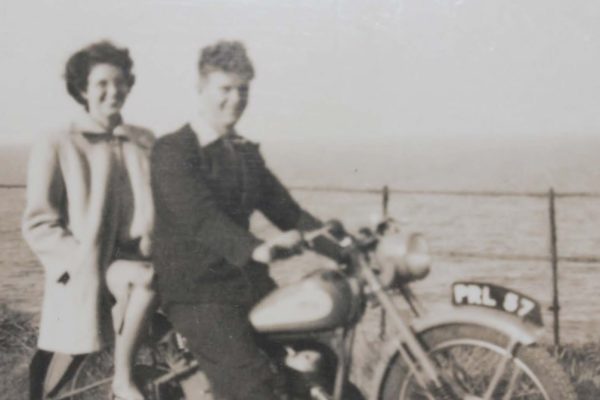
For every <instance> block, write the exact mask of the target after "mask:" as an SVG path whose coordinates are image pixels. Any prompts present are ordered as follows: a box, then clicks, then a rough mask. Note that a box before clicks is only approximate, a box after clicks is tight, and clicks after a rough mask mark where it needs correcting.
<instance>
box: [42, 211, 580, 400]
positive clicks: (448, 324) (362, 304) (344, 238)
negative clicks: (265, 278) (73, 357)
mask: <svg viewBox="0 0 600 400" xmlns="http://www.w3.org/2000/svg"><path fill="white" fill-rule="evenodd" d="M320 236H327V237H329V238H330V239H331V240H335V241H336V242H338V243H339V245H340V246H341V247H342V248H343V254H344V257H343V261H341V262H340V263H339V264H338V265H337V267H336V268H334V269H321V270H317V271H315V272H313V273H310V274H308V275H307V276H305V277H304V278H302V279H301V280H300V281H298V282H295V283H292V284H290V285H287V286H283V287H280V288H278V289H276V290H275V291H274V292H272V293H271V294H269V295H267V297H266V298H264V299H263V300H262V301H260V302H259V303H258V304H257V305H256V306H255V307H254V308H253V309H252V311H251V313H250V316H249V318H250V321H251V323H252V325H253V326H254V328H255V329H256V331H257V333H258V334H259V335H260V337H261V340H264V341H265V342H268V343H270V344H271V345H272V344H275V346H269V347H270V348H273V347H274V348H275V350H272V349H270V350H268V352H269V355H270V356H271V358H272V359H273V361H274V364H276V365H277V367H278V368H280V369H281V371H282V372H283V373H284V375H285V376H286V382H287V384H288V387H287V392H289V393H291V398H293V399H315V400H340V399H351V400H355V399H364V398H369V399H378V400H391V399H394V400H398V399H402V400H409V399H410V400H414V399H416V400H420V399H423V400H446V399H448V400H459V399H460V400H489V399H503V400H508V399H531V400H533V399H544V400H574V399H576V396H575V392H574V390H573V387H572V385H571V383H570V380H569V378H568V376H567V375H566V374H565V372H564V371H563V370H562V369H561V367H560V365H559V364H558V363H557V361H556V360H555V359H553V358H552V357H551V356H550V354H549V353H548V352H547V351H546V350H545V349H544V348H543V347H541V346H539V345H538V344H537V342H538V340H539V338H540V335H541V333H542V319H541V311H540V310H541V308H540V305H539V303H538V302H536V301H535V300H534V299H532V298H531V297H529V296H527V295H525V294H523V293H520V292H517V291H514V290H511V289H509V288H505V287H501V286H497V285H493V284H490V283H485V282H455V283H453V285H452V289H451V299H452V303H453V307H452V309H451V310H450V311H447V312H444V313H426V312H425V311H424V308H423V307H422V305H421V304H420V302H419V301H418V299H417V297H416V296H415V294H414V292H413V291H412V290H411V287H410V284H411V283H412V282H414V281H416V280H419V279H423V278H425V277H426V276H427V275H428V273H429V271H430V264H431V257H430V255H429V251H428V250H429V249H428V245H427V243H426V241H425V238H424V237H423V235H421V234H418V233H404V232H403V231H402V230H400V229H399V227H398V225H397V224H396V223H395V222H394V221H392V220H386V221H384V222H382V223H379V224H378V225H377V226H376V227H375V229H374V230H370V229H368V228H363V229H361V230H360V231H359V233H358V234H357V235H355V236H352V235H349V234H347V233H346V232H345V231H344V229H343V228H342V227H341V224H339V223H330V224H328V225H326V226H325V227H324V228H322V229H320V230H317V231H314V232H309V233H307V234H305V243H306V244H307V246H308V247H311V244H312V243H313V242H314V240H315V239H316V238H317V237H320ZM399 299H403V300H404V302H405V303H406V304H407V306H408V310H409V312H410V314H411V315H409V316H407V315H406V313H405V312H404V311H402V310H401V309H400V307H399V305H398V300H399ZM372 305H375V306H377V307H381V314H382V315H385V318H386V321H389V322H388V324H389V327H390V328H391V329H390V330H391V331H392V333H391V334H387V336H388V339H387V340H386V341H385V343H382V344H381V346H378V347H379V350H378V353H377V355H376V357H375V358H377V359H378V361H379V362H378V363H379V366H378V367H377V368H376V372H375V374H374V378H373V379H372V381H371V382H370V384H369V385H363V387H361V388H360V389H359V388H358V387H357V386H356V385H354V384H353V383H352V382H351V379H350V375H351V374H350V371H351V367H353V366H356V365H357V364H358V363H359V362H360V360H359V358H360V357H358V356H356V355H354V356H353V349H354V345H355V337H356V331H357V327H358V326H359V324H360V322H361V321H362V320H363V319H364V318H365V315H366V310H367V309H369V308H370V307H371V306H372ZM110 353H111V352H110V350H107V351H104V352H101V353H98V354H95V355H91V356H88V357H85V358H84V359H83V360H82V361H81V362H80V363H79V365H77V366H72V365H71V366H70V369H71V370H72V373H71V376H70V377H69V379H65V377H64V376H63V378H62V381H63V384H62V386H60V385H58V384H57V383H56V382H54V383H53V384H52V385H53V386H52V385H50V386H51V387H49V388H48V391H47V392H48V393H49V394H50V395H49V396H48V397H47V398H48V399H54V400H59V399H78V398H81V399H83V398H85V399H93V398H103V399H104V398H106V397H105V392H106V391H107V390H108V388H107V386H109V385H107V383H109V382H110V377H111V376H112V373H111V362H110ZM135 371H136V379H137V380H138V383H139V384H140V387H143V388H144V390H145V393H146V395H147V398H149V399H153V400H160V399H162V400H164V399H168V400H172V399H187V400H192V399H203V400H208V399H212V395H211V393H210V386H209V384H208V382H207V381H206V378H205V377H204V375H203V374H202V373H201V371H199V370H198V366H197V364H196V362H195V360H194V359H193V357H192V355H191V354H190V352H189V351H188V350H187V348H186V346H185V339H184V338H182V337H181V336H180V335H178V334H177V333H176V332H175V331H174V330H173V329H172V327H171V325H170V324H169V322H168V321H167V319H166V318H165V316H164V315H162V314H160V313H158V314H156V315H155V317H154V320H153V322H152V324H151V329H150V334H149V335H148V338H147V340H146V343H145V345H144V346H143V347H142V349H141V350H140V352H139V354H138V362H137V364H136V368H135ZM64 382H67V383H66V384H65V383H64ZM95 396H98V397H95ZM103 396H104V397H103Z"/></svg>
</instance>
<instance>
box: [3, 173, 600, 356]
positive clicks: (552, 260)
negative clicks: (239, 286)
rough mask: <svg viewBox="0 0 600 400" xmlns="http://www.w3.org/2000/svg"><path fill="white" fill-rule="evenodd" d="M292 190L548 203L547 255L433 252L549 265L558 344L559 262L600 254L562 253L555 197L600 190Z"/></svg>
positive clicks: (595, 195)
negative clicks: (560, 251)
mask: <svg viewBox="0 0 600 400" xmlns="http://www.w3.org/2000/svg"><path fill="white" fill-rule="evenodd" d="M24 188H25V185H23V184H0V189H24ZM290 189H291V190H293V191H300V192H302V191H304V192H326V193H347V194H372V195H379V196H381V199H382V209H383V213H384V215H386V214H387V205H388V202H389V199H390V196H391V195H425V196H459V197H496V198H497V197H521V198H522V197H529V198H537V199H540V200H545V201H547V202H548V221H549V224H548V228H549V229H548V231H549V242H550V246H549V253H548V254H547V255H532V254H505V253H489V252H485V253H484V252H466V251H460V250H452V251H444V252H436V253H434V255H435V256H437V257H443V258H448V259H479V260H503V261H536V262H548V263H549V265H550V267H551V268H552V305H551V307H550V311H552V313H553V331H554V345H555V346H556V347H559V346H560V301H559V293H558V267H559V263H560V262H569V263H582V264H592V263H600V256H590V255H585V256H578V255H570V256H561V255H560V254H558V247H557V230H558V229H557V223H556V199H558V198H599V199H600V192H558V193H557V192H555V191H554V190H553V189H552V188H550V189H549V190H548V191H531V192H526V191H476V190H407V189H399V188H389V187H387V186H384V187H383V188H351V187H331V186H327V187H324V186H291V187H290Z"/></svg>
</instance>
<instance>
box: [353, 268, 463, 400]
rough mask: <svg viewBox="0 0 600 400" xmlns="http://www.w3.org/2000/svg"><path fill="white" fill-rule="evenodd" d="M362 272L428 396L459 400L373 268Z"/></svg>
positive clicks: (400, 348) (402, 351)
mask: <svg viewBox="0 0 600 400" xmlns="http://www.w3.org/2000/svg"><path fill="white" fill-rule="evenodd" d="M362 273H363V277H364V279H365V280H366V281H367V284H368V285H369V287H370V288H371V291H372V293H373V294H374V295H375V296H376V298H377V300H378V301H379V304H380V305H381V307H382V308H383V310H384V311H385V313H386V315H388V316H389V318H390V320H391V322H392V324H393V325H394V327H395V328H396V330H397V331H398V333H399V338H398V341H397V343H396V347H397V349H398V351H399V352H400V355H401V356H402V358H403V359H404V360H405V361H406V363H407V364H408V367H409V368H410V370H411V372H412V373H413V375H414V377H415V379H416V381H417V383H418V384H419V385H420V386H421V387H422V388H424V389H425V390H426V394H427V397H428V398H429V400H440V399H441V400H460V398H459V397H458V395H457V394H456V393H454V391H453V389H452V387H451V386H450V385H449V384H448V383H447V382H445V381H444V380H443V379H442V377H441V376H440V374H439V373H438V371H437V369H436V367H435V365H434V363H433V362H432V361H431V359H430V358H429V357H428V356H427V353H426V352H425V350H424V349H423V346H422V345H421V343H419V341H418V340H417V338H416V336H415V334H414V333H413V331H412V330H411V329H410V327H409V326H407V325H406V323H405V322H404V321H403V320H402V318H401V317H400V313H399V311H398V309H397V308H396V306H395V305H394V303H393V302H392V300H391V299H390V297H389V296H388V295H387V293H386V292H385V290H384V288H383V287H382V285H381V282H380V281H379V279H378V278H377V276H376V275H375V273H374V272H373V270H372V269H371V268H368V267H367V266H364V268H362Z"/></svg>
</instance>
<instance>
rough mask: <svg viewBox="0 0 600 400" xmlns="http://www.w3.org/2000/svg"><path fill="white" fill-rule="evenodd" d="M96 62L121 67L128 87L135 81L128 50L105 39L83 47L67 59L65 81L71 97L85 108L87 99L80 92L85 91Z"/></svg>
mask: <svg viewBox="0 0 600 400" xmlns="http://www.w3.org/2000/svg"><path fill="white" fill-rule="evenodd" d="M97 64H111V65H114V66H116V67H118V68H121V70H122V71H123V74H124V75H125V79H126V80H127V83H128V85H129V88H131V87H132V86H133V84H134V83H135V76H134V75H133V73H132V72H131V70H132V68H133V60H132V59H131V57H130V56H129V50H127V49H126V48H119V47H117V46H115V45H114V44H112V43H111V42H109V41H106V40H104V41H101V42H97V43H92V44H91V45H89V46H87V47H84V48H83V49H81V50H79V51H78V52H77V53H75V54H73V55H72V56H71V57H70V58H69V60H68V61H67V65H66V67H65V81H66V83H67V91H68V92H69V94H70V95H71V97H73V98H74V99H75V101H76V102H78V103H79V104H82V105H83V106H84V107H85V108H86V109H87V101H86V100H85V98H84V97H83V96H82V94H81V93H82V92H85V91H86V89H87V84H88V76H89V74H90V71H91V70H92V67H93V66H94V65H97Z"/></svg>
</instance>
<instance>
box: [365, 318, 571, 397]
mask: <svg viewBox="0 0 600 400" xmlns="http://www.w3.org/2000/svg"><path fill="white" fill-rule="evenodd" d="M419 340H420V341H421V343H422V345H423V346H424V348H425V349H426V351H427V353H428V354H429V356H430V358H431V359H432V360H433V361H434V363H435V365H436V366H437V367H438V371H439V372H440V375H441V377H442V379H443V380H444V381H445V382H446V383H447V384H449V385H450V386H451V387H452V389H453V392H454V393H455V394H456V395H457V396H458V398H459V399H461V400H463V399H464V400H479V399H484V398H487V399H494V400H495V399H499V400H500V399H501V400H509V399H515V400H516V399H519V400H521V399H523V400H576V395H575V391H574V390H573V386H572V385H571V382H570V380H569V378H568V376H567V375H566V373H565V372H564V371H563V369H562V368H561V367H560V365H559V364H558V362H557V361H556V360H555V359H553V358H552V357H551V356H550V354H548V352H547V351H545V350H544V349H542V348H540V347H536V346H527V347H521V348H517V349H516V352H515V355H514V357H511V356H510V352H509V351H507V347H508V346H509V343H508V338H507V337H506V336H504V335H502V334H501V333H499V332H496V331H493V330H491V329H489V328H485V327H481V326H475V325H448V326H441V327H438V328H434V329H431V330H429V331H426V332H424V333H422V334H420V335H419ZM376 398H377V399H379V400H392V399H393V400H399V399H400V400H421V399H423V400H426V399H430V398H431V397H430V396H429V395H428V394H427V393H425V391H424V390H423V389H422V388H421V387H420V386H419V385H418V384H417V382H416V381H415V377H414V375H413V374H412V372H411V371H410V370H409V368H408V366H407V365H406V364H405V363H404V361H403V359H402V357H401V356H399V354H398V353H396V354H394V355H393V356H392V357H391V358H390V359H389V361H388V363H387V366H386V368H385V371H384V373H383V378H382V380H381V384H380V385H379V387H378V388H377V396H376Z"/></svg>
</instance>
